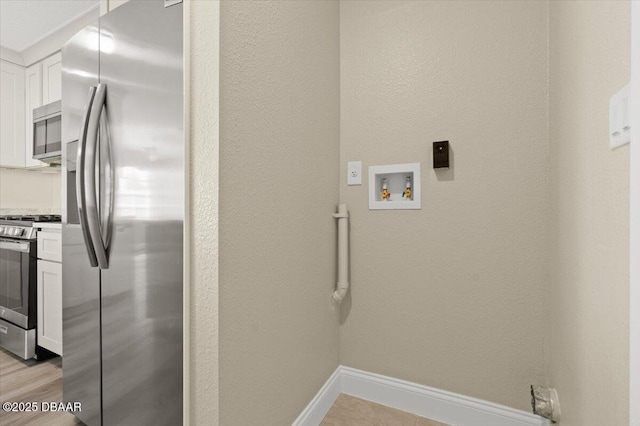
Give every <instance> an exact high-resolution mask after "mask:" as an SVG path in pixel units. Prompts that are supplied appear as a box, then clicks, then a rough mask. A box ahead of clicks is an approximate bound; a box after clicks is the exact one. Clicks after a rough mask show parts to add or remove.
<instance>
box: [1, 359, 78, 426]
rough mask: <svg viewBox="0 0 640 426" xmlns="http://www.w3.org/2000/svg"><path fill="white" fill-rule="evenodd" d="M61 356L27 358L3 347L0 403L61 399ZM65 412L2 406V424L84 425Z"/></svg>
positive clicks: (9, 425) (14, 425) (59, 400)
mask: <svg viewBox="0 0 640 426" xmlns="http://www.w3.org/2000/svg"><path fill="white" fill-rule="evenodd" d="M61 364H62V359H61V358H60V357H55V358H51V359H49V360H46V361H40V362H38V361H35V360H33V359H31V360H29V361H24V360H22V359H20V358H18V357H16V356H14V355H13V354H11V353H10V352H7V351H5V350H4V349H0V404H1V403H4V402H37V403H38V406H40V407H41V406H42V405H41V404H40V403H41V402H48V403H51V402H57V403H60V402H62V366H61ZM82 424H83V423H82V422H80V421H79V420H77V419H76V417H75V416H74V415H72V414H69V413H65V412H41V411H38V412H35V413H34V412H32V413H24V412H22V413H16V412H5V411H4V410H3V409H2V408H1V406H0V425H2V426H18V425H19V426H67V425H82Z"/></svg>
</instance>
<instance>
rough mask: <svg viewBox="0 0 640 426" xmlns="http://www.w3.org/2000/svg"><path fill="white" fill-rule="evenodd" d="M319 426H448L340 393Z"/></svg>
mask: <svg viewBox="0 0 640 426" xmlns="http://www.w3.org/2000/svg"><path fill="white" fill-rule="evenodd" d="M320 426H448V425H446V424H444V423H440V422H436V421H435V420H430V419H426V418H424V417H419V416H416V415H415V414H411V413H407V412H405V411H400V410H396V409H395V408H391V407H387V406H385V405H380V404H376V403H375V402H370V401H365V400H364V399H360V398H356V397H355V396H351V395H346V394H343V393H341V394H340V395H339V396H338V399H336V402H334V404H333V406H332V407H331V409H330V410H329V412H328V413H327V415H326V416H325V418H324V420H322V423H320Z"/></svg>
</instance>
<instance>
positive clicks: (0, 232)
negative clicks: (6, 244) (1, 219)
mask: <svg viewBox="0 0 640 426" xmlns="http://www.w3.org/2000/svg"><path fill="white" fill-rule="evenodd" d="M2 234H4V226H0V235H2Z"/></svg>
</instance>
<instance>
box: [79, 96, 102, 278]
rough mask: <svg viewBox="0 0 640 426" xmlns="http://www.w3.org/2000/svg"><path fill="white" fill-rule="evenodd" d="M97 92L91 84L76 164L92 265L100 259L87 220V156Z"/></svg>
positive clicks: (82, 219) (80, 211) (85, 234)
mask: <svg viewBox="0 0 640 426" xmlns="http://www.w3.org/2000/svg"><path fill="white" fill-rule="evenodd" d="M95 94H96V87H95V86H91V87H90V88H89V100H88V101H87V105H86V106H85V107H84V114H83V115H82V123H81V126H80V136H79V137H78V157H77V160H76V161H77V166H76V194H77V197H78V217H79V218H80V228H82V236H83V237H84V244H85V246H86V247H87V254H88V255H89V263H90V264H91V266H94V267H95V266H98V260H97V259H96V252H95V249H94V248H93V243H92V242H91V235H90V233H89V222H88V220H87V202H86V196H85V187H86V179H85V175H84V173H85V158H86V151H87V150H86V147H87V134H88V131H89V118H91V107H92V105H93V99H94V97H95Z"/></svg>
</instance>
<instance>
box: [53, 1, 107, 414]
mask: <svg viewBox="0 0 640 426" xmlns="http://www.w3.org/2000/svg"><path fill="white" fill-rule="evenodd" d="M97 15H98V14H97V12H96V19H97V18H98V16H97ZM98 34H99V29H98V22H97V21H96V23H95V24H93V25H90V26H88V27H86V28H85V29H84V30H82V31H80V32H79V33H78V34H77V35H75V36H74V37H73V38H72V39H71V40H70V41H69V42H68V43H67V44H66V45H65V46H64V47H63V49H62V160H63V161H62V168H63V170H62V192H63V209H62V306H63V310H62V321H63V327H62V330H63V331H62V336H63V337H62V342H63V353H64V360H63V362H62V380H63V397H64V400H65V402H80V403H81V404H82V410H81V411H79V412H76V413H75V415H76V416H77V417H78V418H80V419H81V420H82V421H83V422H84V423H86V424H87V425H89V426H94V425H100V424H101V413H100V404H101V382H100V358H101V351H100V273H99V271H98V269H97V268H92V267H91V266H90V264H89V256H88V254H87V248H86V245H85V240H84V237H83V233H82V229H81V228H80V221H79V218H78V203H77V196H76V195H77V194H76V176H77V174H76V153H77V146H78V141H77V140H78V135H79V133H80V127H81V123H82V116H83V110H84V108H85V105H86V104H87V102H88V97H87V96H88V94H89V88H90V87H91V86H95V85H96V84H98V68H99V66H98V61H99V54H98V49H99V47H98Z"/></svg>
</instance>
